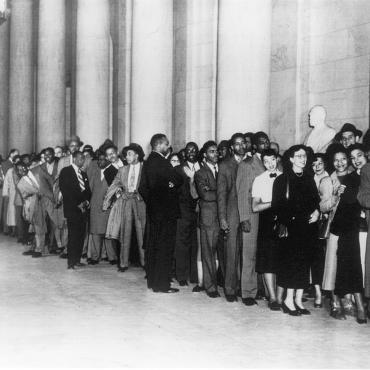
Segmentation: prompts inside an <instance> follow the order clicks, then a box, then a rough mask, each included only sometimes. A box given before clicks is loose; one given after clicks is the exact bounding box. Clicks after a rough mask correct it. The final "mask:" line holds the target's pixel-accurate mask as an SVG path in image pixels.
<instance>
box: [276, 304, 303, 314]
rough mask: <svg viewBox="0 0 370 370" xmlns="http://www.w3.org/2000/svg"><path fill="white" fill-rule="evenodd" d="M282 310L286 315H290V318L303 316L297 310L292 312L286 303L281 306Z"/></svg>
mask: <svg viewBox="0 0 370 370" xmlns="http://www.w3.org/2000/svg"><path fill="white" fill-rule="evenodd" d="M281 308H282V309H283V312H284V313H288V314H289V315H290V316H301V313H300V312H298V311H297V310H291V309H290V308H289V307H288V306H287V305H286V304H285V302H283V303H282V304H281Z"/></svg>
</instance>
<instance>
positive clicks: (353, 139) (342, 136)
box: [335, 122, 362, 149]
mask: <svg viewBox="0 0 370 370" xmlns="http://www.w3.org/2000/svg"><path fill="white" fill-rule="evenodd" d="M361 136H362V131H361V130H358V129H357V128H356V126H355V125H353V124H352V123H348V122H347V123H345V124H344V125H343V126H342V128H341V130H340V131H339V132H338V133H337V134H336V135H335V140H336V141H338V142H340V143H341V144H342V145H343V146H344V147H345V148H346V149H347V148H349V147H350V146H351V145H353V144H355V143H358V142H359V141H360V138H361Z"/></svg>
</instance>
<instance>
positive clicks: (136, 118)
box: [131, 0, 173, 151]
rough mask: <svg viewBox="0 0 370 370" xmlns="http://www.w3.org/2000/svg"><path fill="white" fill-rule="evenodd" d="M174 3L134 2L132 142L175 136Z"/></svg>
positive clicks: (165, 0)
mask: <svg viewBox="0 0 370 370" xmlns="http://www.w3.org/2000/svg"><path fill="white" fill-rule="evenodd" d="M172 58H173V3H172V0H159V1H153V0H133V22H132V81H131V84H132V85H131V86H132V89H131V91H132V93H131V141H134V142H137V143H139V144H141V145H142V146H143V149H144V151H147V150H148V148H149V141H150V138H151V136H152V135H153V134H155V133H158V132H162V133H165V134H167V135H168V137H169V138H170V139H171V136H172V67H173V62H172Z"/></svg>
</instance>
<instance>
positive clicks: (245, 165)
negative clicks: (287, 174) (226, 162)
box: [236, 154, 265, 222]
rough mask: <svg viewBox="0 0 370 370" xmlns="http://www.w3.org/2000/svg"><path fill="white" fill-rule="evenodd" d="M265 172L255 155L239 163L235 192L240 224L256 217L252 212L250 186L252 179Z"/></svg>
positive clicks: (256, 214)
mask: <svg viewBox="0 0 370 370" xmlns="http://www.w3.org/2000/svg"><path fill="white" fill-rule="evenodd" d="M263 172H265V167H264V166H263V163H262V161H261V160H260V159H259V158H258V156H257V155H256V154H255V155H254V156H253V157H252V158H248V159H246V160H244V161H242V162H241V163H240V166H239V168H238V173H237V177H236V192H237V197H238V210H239V217H240V222H243V221H247V220H250V219H251V217H258V213H253V210H252V186H253V181H254V179H255V178H256V177H257V176H259V175H261V174H262V173H263Z"/></svg>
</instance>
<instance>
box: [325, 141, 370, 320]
mask: <svg viewBox="0 0 370 370" xmlns="http://www.w3.org/2000/svg"><path fill="white" fill-rule="evenodd" d="M348 153H349V155H350V158H351V162H352V165H353V167H354V168H355V171H353V172H351V173H350V174H348V175H346V176H344V177H343V178H342V180H341V183H342V185H344V186H345V189H344V192H343V194H342V195H341V197H340V201H339V204H338V208H337V211H336V213H335V216H334V219H333V222H332V224H331V227H330V232H331V233H332V234H334V235H337V236H338V250H337V273H336V279H335V290H334V294H335V295H336V296H338V297H341V298H342V297H344V296H345V295H347V294H353V295H354V297H355V300H356V306H357V322H358V323H359V324H365V323H366V322H367V320H366V315H365V310H364V306H363V299H362V291H363V278H362V267H361V256H360V240H359V232H360V221H361V206H360V204H359V202H358V200H357V193H358V189H359V186H360V170H361V168H362V167H363V166H364V165H365V164H366V157H365V150H364V149H363V148H362V145H361V144H354V145H351V146H350V147H349V148H348Z"/></svg>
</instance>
